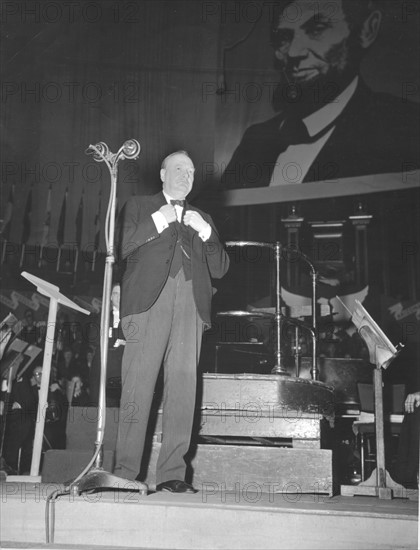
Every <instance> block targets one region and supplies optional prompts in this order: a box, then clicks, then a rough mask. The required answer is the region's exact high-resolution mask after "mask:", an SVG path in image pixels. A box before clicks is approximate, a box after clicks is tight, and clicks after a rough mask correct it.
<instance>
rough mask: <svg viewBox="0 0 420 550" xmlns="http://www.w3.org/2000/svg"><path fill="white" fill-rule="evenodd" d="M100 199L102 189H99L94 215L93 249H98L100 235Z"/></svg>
mask: <svg viewBox="0 0 420 550" xmlns="http://www.w3.org/2000/svg"><path fill="white" fill-rule="evenodd" d="M101 200H102V190H99V199H98V209H97V211H96V216H95V250H96V251H97V250H99V240H100V237H101Z"/></svg>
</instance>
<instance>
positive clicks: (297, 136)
mask: <svg viewBox="0 0 420 550" xmlns="http://www.w3.org/2000/svg"><path fill="white" fill-rule="evenodd" d="M336 123H337V121H336V120H334V121H333V122H331V123H330V124H328V125H327V126H326V127H325V128H323V129H322V130H321V131H320V132H318V133H317V134H315V135H314V136H310V135H309V132H308V129H307V127H306V124H305V123H304V122H303V120H302V119H301V118H297V117H289V118H286V119H285V120H284V122H283V124H282V125H281V127H280V136H281V138H282V141H283V142H284V145H286V146H289V145H299V144H301V143H314V142H315V141H317V140H318V139H320V138H321V137H322V136H324V135H325V134H326V133H327V132H329V131H330V130H331V128H332V127H333V126H335V124H336Z"/></svg>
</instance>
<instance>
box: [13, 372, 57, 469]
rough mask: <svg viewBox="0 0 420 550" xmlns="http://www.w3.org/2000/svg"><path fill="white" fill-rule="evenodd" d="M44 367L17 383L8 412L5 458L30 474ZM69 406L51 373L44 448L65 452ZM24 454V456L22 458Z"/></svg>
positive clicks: (15, 466)
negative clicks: (63, 450)
mask: <svg viewBox="0 0 420 550" xmlns="http://www.w3.org/2000/svg"><path fill="white" fill-rule="evenodd" d="M41 379H42V366H41V365H38V366H36V367H35V368H34V369H33V372H32V376H31V377H30V378H28V377H26V376H22V377H21V378H19V379H18V380H16V381H15V383H14V384H13V388H12V392H11V395H10V403H9V411H7V420H6V431H5V439H4V459H5V461H6V464H7V465H8V466H9V467H10V468H12V469H13V470H16V471H18V470H19V471H20V472H22V473H23V472H26V471H29V468H30V464H31V457H32V447H33V439H34V435H35V424H36V419H37V412H38V400H39V398H38V392H39V389H40V387H41ZM67 409H68V403H67V400H66V398H65V396H64V393H63V391H62V389H61V387H60V386H59V385H58V383H57V382H56V381H55V373H54V370H52V371H51V383H50V386H49V389H48V401H47V409H46V411H45V412H44V414H45V427H44V439H43V448H44V449H46V450H48V449H64V448H65V445H66V423H67ZM19 455H20V456H19Z"/></svg>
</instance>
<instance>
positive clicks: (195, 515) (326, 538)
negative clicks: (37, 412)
mask: <svg viewBox="0 0 420 550" xmlns="http://www.w3.org/2000/svg"><path fill="white" fill-rule="evenodd" d="M54 489H57V487H56V486H53V484H50V485H38V486H35V485H30V484H16V483H7V484H2V485H1V490H2V506H1V524H2V529H1V538H2V541H3V542H2V547H3V548H4V547H5V543H7V544H9V545H11V544H17V543H19V544H27V545H28V547H31V548H34V547H36V546H35V545H41V546H39V547H41V548H42V545H43V544H45V542H46V539H45V508H46V504H45V502H46V496H47V495H48V494H50V493H51V492H52V491H53V490H54ZM202 489H203V490H202V491H200V492H199V493H197V494H195V495H187V494H184V495H173V494H167V493H154V494H150V495H148V496H143V497H142V496H139V495H138V494H137V493H134V492H130V491H126V492H124V491H113V492H102V493H96V494H95V493H91V494H88V493H86V494H83V495H82V496H78V497H70V496H66V497H60V499H59V500H58V501H57V502H56V504H55V520H54V544H56V545H58V546H57V547H58V548H60V545H61V547H64V546H65V545H70V546H66V547H68V548H71V546H72V545H73V546H75V545H76V546H77V547H78V548H89V547H92V548H95V549H98V550H99V549H100V547H101V546H102V547H104V546H105V547H107V548H115V549H119V550H121V549H122V548H127V547H129V548H147V549H150V548H160V549H175V548H183V549H196V548H200V549H205V548H212V549H214V548H227V549H236V548H238V549H239V548H240V549H255V548H258V549H265V548H266V549H274V548H275V549H287V550H290V549H294V548H296V549H297V548H299V549H301V548H305V549H321V548H322V549H324V548H325V549H331V550H332V549H334V550H336V549H346V550H349V549H353V548H354V549H356V548H357V549H360V548H363V549H390V550H391V549H392V550H396V549H401V548H404V549H411V548H412V549H415V548H417V520H418V510H417V507H418V503H417V502H413V501H409V500H405V499H398V500H392V501H380V500H379V499H377V498H373V497H340V496H338V497H332V498H329V497H327V496H325V495H315V494H314V495H307V494H306V495H304V494H299V493H287V494H274V493H263V492H259V491H254V492H252V491H251V490H248V488H247V487H243V488H242V489H241V488H238V490H237V491H236V492H228V491H226V492H225V491H216V490H215V488H214V487H213V486H206V487H202ZM63 545H64V546H63ZM23 547H25V546H23Z"/></svg>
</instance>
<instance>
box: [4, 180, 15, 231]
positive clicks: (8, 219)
mask: <svg viewBox="0 0 420 550" xmlns="http://www.w3.org/2000/svg"><path fill="white" fill-rule="evenodd" d="M14 203H15V185H14V184H12V185H11V186H10V190H9V198H8V199H7V205H6V212H5V213H4V219H3V224H2V226H1V231H0V234H1V236H2V237H3V239H4V240H5V241H8V240H9V236H10V228H11V226H12V214H13V206H14Z"/></svg>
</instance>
